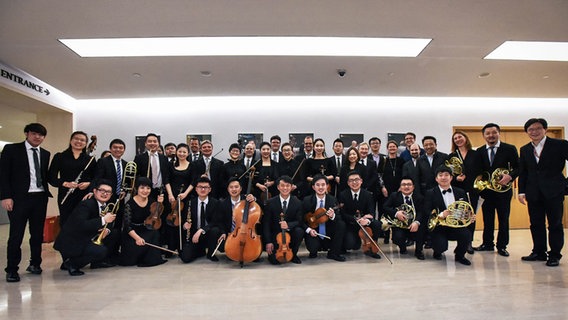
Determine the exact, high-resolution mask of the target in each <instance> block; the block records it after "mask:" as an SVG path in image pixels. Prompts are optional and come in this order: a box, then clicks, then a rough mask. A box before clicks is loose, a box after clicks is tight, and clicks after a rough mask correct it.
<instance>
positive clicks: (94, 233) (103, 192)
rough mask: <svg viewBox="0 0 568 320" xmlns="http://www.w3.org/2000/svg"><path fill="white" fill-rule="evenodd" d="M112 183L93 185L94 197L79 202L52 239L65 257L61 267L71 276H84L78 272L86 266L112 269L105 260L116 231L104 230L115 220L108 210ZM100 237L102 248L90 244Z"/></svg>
mask: <svg viewBox="0 0 568 320" xmlns="http://www.w3.org/2000/svg"><path fill="white" fill-rule="evenodd" d="M111 184H112V183H111V182H110V181H108V180H98V181H95V182H94V183H92V186H93V189H92V192H93V197H91V198H89V199H87V200H84V201H81V202H80V203H79V205H78V206H77V207H76V208H75V210H73V213H72V214H71V216H70V217H69V219H68V220H67V222H66V223H65V225H64V226H63V228H62V229H61V232H60V233H59V236H58V237H57V239H56V240H55V244H54V246H53V247H54V248H55V250H58V251H59V252H60V253H61V255H62V256H64V257H65V258H66V260H65V261H63V266H64V269H66V270H67V271H68V272H69V275H71V276H81V275H83V274H84V272H83V271H81V270H80V269H81V268H83V267H84V266H86V265H87V264H91V268H101V267H111V266H114V264H112V263H111V262H110V260H109V258H108V255H109V248H114V247H116V246H117V242H118V240H119V237H118V235H119V232H118V230H110V229H108V228H104V226H105V225H107V226H108V225H109V224H110V223H112V222H113V221H114V220H115V218H116V214H115V213H114V212H112V210H107V209H108V207H107V206H109V200H110V199H111V197H112V194H113V189H112V186H111ZM111 205H113V204H112V203H111ZM114 205H116V204H114ZM101 214H104V215H101ZM99 236H100V238H101V239H102V245H97V244H95V243H93V239H94V238H98V237H99Z"/></svg>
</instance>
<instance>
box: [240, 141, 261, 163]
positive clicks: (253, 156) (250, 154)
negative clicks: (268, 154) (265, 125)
mask: <svg viewBox="0 0 568 320" xmlns="http://www.w3.org/2000/svg"><path fill="white" fill-rule="evenodd" d="M258 159H259V156H258V154H257V153H256V144H255V143H254V140H251V141H249V142H247V144H246V145H245V151H244V155H243V164H244V165H245V168H247V170H248V169H249V168H250V167H251V166H252V165H254V164H255V163H256V161H257V160H258Z"/></svg>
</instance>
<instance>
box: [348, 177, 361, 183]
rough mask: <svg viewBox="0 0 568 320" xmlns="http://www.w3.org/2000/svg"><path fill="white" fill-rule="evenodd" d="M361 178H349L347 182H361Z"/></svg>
mask: <svg viewBox="0 0 568 320" xmlns="http://www.w3.org/2000/svg"><path fill="white" fill-rule="evenodd" d="M360 181H361V179H360V178H356V179H348V180H347V183H354V182H360Z"/></svg>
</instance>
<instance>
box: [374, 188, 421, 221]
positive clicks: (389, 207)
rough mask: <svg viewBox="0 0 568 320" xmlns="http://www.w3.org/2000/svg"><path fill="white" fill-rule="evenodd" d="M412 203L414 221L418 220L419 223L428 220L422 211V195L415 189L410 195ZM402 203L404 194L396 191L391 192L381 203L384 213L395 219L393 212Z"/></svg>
mask: <svg viewBox="0 0 568 320" xmlns="http://www.w3.org/2000/svg"><path fill="white" fill-rule="evenodd" d="M411 199H412V204H413V205H414V210H415V215H416V216H415V218H414V220H415V221H419V222H420V223H421V224H423V223H427V222H428V216H427V215H426V214H425V213H424V197H422V196H421V195H420V194H419V193H417V192H416V191H415V192H413V193H412V196H411ZM403 203H404V195H403V194H402V192H400V191H397V192H393V193H391V194H390V195H389V197H388V198H387V201H385V203H384V205H383V209H384V211H385V213H386V214H387V215H388V216H389V217H390V218H391V219H393V220H394V219H396V218H395V216H394V215H395V214H396V212H397V211H398V207H400V206H401V205H402V204H403Z"/></svg>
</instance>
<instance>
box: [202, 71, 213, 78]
mask: <svg viewBox="0 0 568 320" xmlns="http://www.w3.org/2000/svg"><path fill="white" fill-rule="evenodd" d="M200 74H201V75H202V76H204V77H210V76H211V71H201V72H200Z"/></svg>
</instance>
